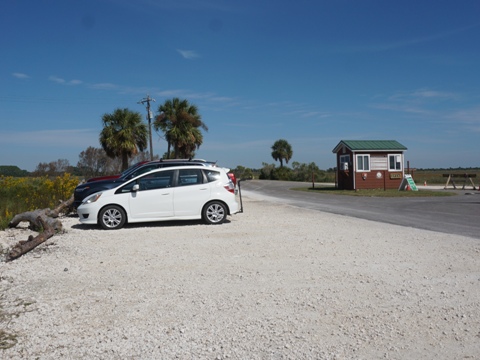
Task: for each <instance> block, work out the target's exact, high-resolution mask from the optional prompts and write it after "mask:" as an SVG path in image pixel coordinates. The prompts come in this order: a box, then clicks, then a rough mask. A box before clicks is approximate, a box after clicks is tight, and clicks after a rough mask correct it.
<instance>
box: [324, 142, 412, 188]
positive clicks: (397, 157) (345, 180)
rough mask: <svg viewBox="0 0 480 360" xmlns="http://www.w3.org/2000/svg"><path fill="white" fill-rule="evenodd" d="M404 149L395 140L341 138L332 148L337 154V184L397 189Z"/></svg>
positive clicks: (348, 186)
mask: <svg viewBox="0 0 480 360" xmlns="http://www.w3.org/2000/svg"><path fill="white" fill-rule="evenodd" d="M405 150H407V148H406V147H405V146H403V145H402V144H400V143H399V142H398V141H395V140H341V141H340V142H339V143H338V145H337V146H335V148H334V149H333V150H332V152H333V153H335V154H337V176H336V178H337V188H339V189H342V190H360V189H385V190H386V189H398V188H399V186H400V184H401V182H402V180H403V178H404V174H405V173H404V167H403V164H404V151H405Z"/></svg>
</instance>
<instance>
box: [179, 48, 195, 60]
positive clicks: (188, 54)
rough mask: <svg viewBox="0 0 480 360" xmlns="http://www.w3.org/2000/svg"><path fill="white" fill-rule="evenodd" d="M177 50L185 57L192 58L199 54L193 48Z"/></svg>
mask: <svg viewBox="0 0 480 360" xmlns="http://www.w3.org/2000/svg"><path fill="white" fill-rule="evenodd" d="M177 51H178V52H179V53H180V55H182V56H183V57H184V58H185V59H194V58H198V57H200V55H199V54H198V53H197V52H196V51H194V50H180V49H177Z"/></svg>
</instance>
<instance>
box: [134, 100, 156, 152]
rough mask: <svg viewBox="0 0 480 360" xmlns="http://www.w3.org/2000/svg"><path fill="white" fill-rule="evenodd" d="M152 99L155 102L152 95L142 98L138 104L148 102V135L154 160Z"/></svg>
mask: <svg viewBox="0 0 480 360" xmlns="http://www.w3.org/2000/svg"><path fill="white" fill-rule="evenodd" d="M150 101H153V102H155V99H152V98H151V97H150V95H147V97H146V98H143V99H142V100H140V101H139V102H138V103H137V104H143V105H145V104H147V120H148V136H149V139H150V160H153V147H152V112H151V111H150Z"/></svg>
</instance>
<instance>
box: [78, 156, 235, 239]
mask: <svg viewBox="0 0 480 360" xmlns="http://www.w3.org/2000/svg"><path fill="white" fill-rule="evenodd" d="M227 173H228V169H224V168H220V167H217V168H206V167H204V166H179V167H168V168H161V169H156V170H153V171H151V172H148V173H145V174H142V175H140V176H138V177H136V178H134V179H132V180H130V181H128V182H126V183H122V184H121V185H120V186H118V187H116V188H114V189H109V190H105V191H100V192H97V193H95V194H92V195H90V196H89V197H87V198H85V199H84V200H83V202H82V204H81V205H80V206H79V207H78V208H77V213H78V216H79V219H80V222H81V223H83V224H100V225H101V226H102V227H103V228H104V229H111V230H113V229H120V228H121V227H122V226H123V225H125V223H136V222H147V221H168V220H194V219H203V220H204V221H205V222H207V223H208V224H221V223H223V222H224V221H225V220H226V218H227V215H233V214H236V213H238V212H240V211H241V209H240V207H239V204H238V202H237V199H236V195H235V186H234V185H233V183H232V181H231V180H230V178H229V177H228V175H227ZM240 196H241V195H240Z"/></svg>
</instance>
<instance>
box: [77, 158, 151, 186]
mask: <svg viewBox="0 0 480 360" xmlns="http://www.w3.org/2000/svg"><path fill="white" fill-rule="evenodd" d="M147 162H148V161H140V162H138V163H136V164H134V165H132V166H130V167H129V168H128V169H127V170H124V171H123V172H122V173H121V174H116V175H106V176H97V177H93V178H90V179H88V180H87V181H86V182H87V183H88V182H92V181H100V180H113V179H118V178H121V177H124V176H127V175H128V174H130V173H131V172H132V171H134V170H135V169H136V168H138V167H140V166H142V165H143V164H146V163H147Z"/></svg>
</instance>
